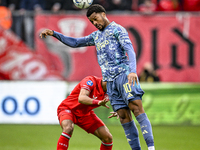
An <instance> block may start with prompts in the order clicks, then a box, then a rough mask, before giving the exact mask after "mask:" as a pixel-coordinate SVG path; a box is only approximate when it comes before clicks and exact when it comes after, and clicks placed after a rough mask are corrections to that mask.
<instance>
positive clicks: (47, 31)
mask: <svg viewBox="0 0 200 150" xmlns="http://www.w3.org/2000/svg"><path fill="white" fill-rule="evenodd" d="M48 35H50V36H52V35H53V31H52V30H49V29H45V30H43V31H42V32H41V33H40V38H43V37H44V38H46V36H48Z"/></svg>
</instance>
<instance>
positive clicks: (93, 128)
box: [57, 76, 115, 150]
mask: <svg viewBox="0 0 200 150" xmlns="http://www.w3.org/2000/svg"><path fill="white" fill-rule="evenodd" d="M106 84H107V83H106V82H103V81H102V78H98V77H95V76H87V77H86V78H84V79H83V80H82V81H81V82H79V83H78V85H76V87H75V88H74V89H73V90H72V92H71V93H70V95H69V96H68V97H67V98H66V99H65V100H63V101H62V102H61V104H60V105H59V106H58V109H57V115H58V119H59V122H60V125H61V127H62V134H61V136H60V138H59V140H58V143H57V150H67V149H68V146H69V139H70V138H71V135H72V133H73V129H74V124H76V125H78V126H79V127H81V128H82V129H84V130H85V131H86V132H88V133H91V134H94V135H95V136H96V137H98V138H99V139H100V140H101V141H102V143H101V146H100V150H112V143H113V142H112V135H111V133H110V132H109V130H108V128H107V127H106V126H105V124H104V123H103V121H102V120H101V119H99V118H98V117H97V115H96V114H95V113H94V111H93V109H94V108H96V107H99V106H104V107H106V108H109V107H108V106H107V105H106V103H107V102H108V101H109V99H108V96H107V95H106V93H105V92H106V90H107V89H106ZM112 116H115V115H114V114H113V115H112ZM112 116H111V117H112Z"/></svg>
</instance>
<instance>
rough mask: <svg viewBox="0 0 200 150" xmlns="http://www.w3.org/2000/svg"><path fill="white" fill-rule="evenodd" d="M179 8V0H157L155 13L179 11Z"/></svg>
mask: <svg viewBox="0 0 200 150" xmlns="http://www.w3.org/2000/svg"><path fill="white" fill-rule="evenodd" d="M180 10H181V6H180V2H179V0H159V1H158V5H157V11H180Z"/></svg>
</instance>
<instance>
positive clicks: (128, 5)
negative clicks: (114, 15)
mask: <svg viewBox="0 0 200 150" xmlns="http://www.w3.org/2000/svg"><path fill="white" fill-rule="evenodd" d="M107 3H108V7H107V8H106V10H107V11H125V10H132V0H107Z"/></svg>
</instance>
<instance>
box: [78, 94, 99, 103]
mask: <svg viewBox="0 0 200 150" xmlns="http://www.w3.org/2000/svg"><path fill="white" fill-rule="evenodd" d="M78 102H79V103H81V104H85V105H94V104H97V105H98V100H94V99H92V98H90V97H88V96H86V95H79V97H78ZM94 102H96V103H94Z"/></svg>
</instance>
